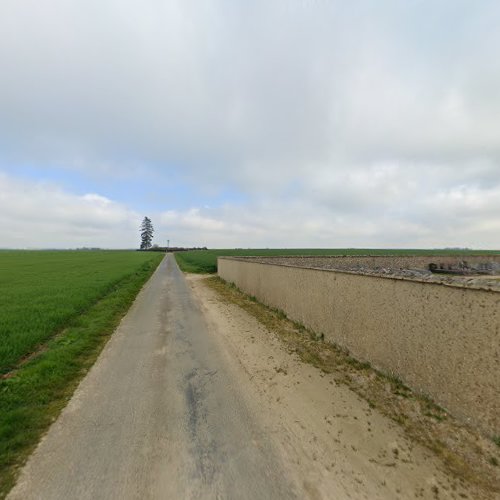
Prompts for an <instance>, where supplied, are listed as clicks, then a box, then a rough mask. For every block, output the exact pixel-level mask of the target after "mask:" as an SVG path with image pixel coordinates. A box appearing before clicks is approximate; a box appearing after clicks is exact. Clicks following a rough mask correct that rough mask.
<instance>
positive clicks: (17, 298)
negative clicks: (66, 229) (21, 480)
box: [0, 251, 163, 497]
mask: <svg viewBox="0 0 500 500" xmlns="http://www.w3.org/2000/svg"><path fill="white" fill-rule="evenodd" d="M162 258H163V254H157V253H142V252H126V251H102V252H100V251H95V252H76V251H74V252H72V251H59V252H48V251H43V252H42V251H40V252H31V251H26V252H24V251H16V252H14V251H13V252H11V251H2V252H0V311H1V314H0V341H1V342H0V407H1V408H2V412H1V413H0V497H1V496H2V492H5V491H7V489H8V487H9V485H10V484H11V482H12V479H13V470H14V469H15V468H16V466H17V465H18V464H19V463H20V462H21V461H22V459H23V457H25V456H26V455H27V454H28V453H29V451H30V450H31V449H32V447H33V446H34V444H36V442H37V440H38V438H39V436H40V435H41V434H42V433H43V432H44V431H45V429H46V428H47V426H48V425H49V424H50V422H51V421H52V419H53V418H54V417H55V416H56V415H57V414H58V413H59V411H60V410H61V408H62V407H63V406H64V404H65V402H66V400H67V398H68V397H69V396H70V395H71V393H72V391H73V390H74V388H75V387H76V384H77V383H78V380H79V379H80V378H81V376H83V375H84V373H85V371H86V370H87V369H88V368H89V367H90V366H91V365H92V363H93V361H94V360H95V358H96V357H97V355H98V353H99V352H100V349H101V348H102V347H103V345H104V343H105V341H106V340H107V338H108V337H109V335H110V334H111V333H112V332H113V330H114V328H115V327H116V325H117V323H118V321H119V320H120V318H121V316H122V315H123V314H124V313H125V312H126V311H127V309H128V308H129V307H130V304H131V303H132V302H133V300H134V298H135V296H136V295H137V293H138V291H139V290H140V288H141V286H142V285H143V284H144V282H145V281H146V280H147V279H148V277H149V276H150V275H151V274H152V272H153V271H154V269H155V268H156V267H157V265H158V264H159V262H160V260H161V259H162Z"/></svg>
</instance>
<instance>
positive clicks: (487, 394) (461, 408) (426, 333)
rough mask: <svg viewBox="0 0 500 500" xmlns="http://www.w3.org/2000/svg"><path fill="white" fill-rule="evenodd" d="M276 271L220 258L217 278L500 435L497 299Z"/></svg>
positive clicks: (367, 278) (466, 291) (319, 272)
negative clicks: (277, 309)
mask: <svg viewBox="0 0 500 500" xmlns="http://www.w3.org/2000/svg"><path fill="white" fill-rule="evenodd" d="M427 259H428V258H427ZM260 260H261V261H262V259H260ZM282 261H283V259H282ZM268 262H273V261H272V259H270V260H269V261H268ZM274 262H275V263H271V264H270V263H264V262H258V261H256V260H252V259H245V258H229V257H222V258H219V261H218V269H219V275H220V277H221V278H223V279H224V280H226V281H228V282H231V283H234V284H235V285H236V286H237V287H238V288H240V289H241V290H243V291H244V292H245V293H248V294H250V295H254V296H255V297H256V298H257V299H258V300H259V301H261V302H263V303H265V304H267V305H269V306H272V307H276V308H279V309H281V310H282V311H284V312H285V313H286V314H287V315H288V317H289V318H291V319H293V320H295V321H298V322H300V323H302V324H304V325H305V326H307V327H309V328H311V329H312V330H314V331H315V332H317V333H323V334H324V336H325V340H327V341H332V342H335V343H337V344H339V345H341V346H343V347H346V348H347V349H349V351H350V352H351V353H352V354H353V355H354V356H355V357H357V358H358V359H361V360H365V361H369V362H370V363H372V364H373V365H374V366H376V367H377V368H379V369H380V370H382V371H384V372H386V373H392V374H395V375H397V376H399V377H400V378H401V379H402V380H403V381H404V382H405V383H407V384H408V385H409V386H411V387H413V388H414V389H416V390H418V391H420V392H422V393H424V394H427V395H429V396H431V397H432V398H433V399H434V400H435V401H436V402H438V403H439V404H441V405H442V406H444V407H445V408H447V409H448V410H449V411H450V412H451V413H452V414H454V415H456V416H457V417H459V418H461V419H462V420H465V421H469V422H471V423H472V424H473V425H475V426H477V427H479V428H480V429H482V430H483V431H484V432H486V433H488V434H491V435H498V434H500V383H499V373H500V370H499V368H500V346H499V341H500V332H499V329H500V293H499V292H495V291H489V290H480V289H470V288H467V287H464V286H448V285H445V284H440V283H426V282H420V281H418V280H409V279H399V278H393V277H383V276H373V275H362V274H356V273H352V272H344V271H339V270H332V269H326V270H323V269H313V268H303V267H292V265H291V264H289V265H282V264H283V262H280V264H277V262H279V261H274ZM291 262H293V261H291Z"/></svg>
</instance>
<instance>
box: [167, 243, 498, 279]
mask: <svg viewBox="0 0 500 500" xmlns="http://www.w3.org/2000/svg"><path fill="white" fill-rule="evenodd" d="M488 253H491V254H498V251H493V250H491V251H484V250H476V251H472V250H422V249H415V250H406V249H405V250H398V249H395V250H394V249H392V250H386V249H363V248H333V249H325V248H319V249H318V248H314V249H311V248H285V249H276V248H273V249H270V248H266V249H216V250H194V251H189V252H179V253H176V254H175V256H176V259H177V263H178V264H179V267H180V268H181V269H182V270H183V271H184V272H188V273H216V272H217V257H219V256H222V255H227V256H245V255H248V256H250V255H251V256H273V255H288V256H292V255H461V254H463V255H474V254H488Z"/></svg>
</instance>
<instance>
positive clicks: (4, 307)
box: [0, 251, 155, 374]
mask: <svg viewBox="0 0 500 500" xmlns="http://www.w3.org/2000/svg"><path fill="white" fill-rule="evenodd" d="M154 257H155V256H154V255H153V254H151V253H143V252H113V251H106V252H0V313H1V314H0V374H1V373H5V372H7V371H8V370H10V369H11V368H13V367H15V365H16V363H18V362H19V360H21V359H22V358H23V357H25V356H27V355H29V354H30V353H31V352H32V351H33V350H34V349H36V348H37V346H39V345H40V344H43V343H44V342H45V341H46V340H47V339H48V338H50V337H51V336H52V335H54V333H55V332H57V331H59V330H61V329H62V328H63V327H64V326H65V325H66V324H67V323H68V321H69V320H70V319H71V318H73V317H75V316H77V315H79V314H81V313H82V312H84V311H85V310H87V309H88V308H89V306H91V305H92V304H93V303H94V302H96V300H98V299H99V298H100V297H102V296H103V295H105V294H106V293H107V292H109V291H110V290H112V288H113V287H115V286H116V285H117V284H118V283H119V282H120V281H121V280H123V279H124V278H125V277H126V276H128V275H130V274H132V273H134V272H137V271H138V270H139V268H140V267H143V266H147V265H149V262H150V261H151V259H152V258H154Z"/></svg>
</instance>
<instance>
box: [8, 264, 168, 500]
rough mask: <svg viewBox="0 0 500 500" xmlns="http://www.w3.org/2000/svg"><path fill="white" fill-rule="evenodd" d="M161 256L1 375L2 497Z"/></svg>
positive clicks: (113, 289)
mask: <svg viewBox="0 0 500 500" xmlns="http://www.w3.org/2000/svg"><path fill="white" fill-rule="evenodd" d="M162 259H163V255H158V257H156V258H153V259H151V260H149V261H147V262H146V263H144V264H143V265H142V266H140V267H139V268H138V269H136V270H135V271H134V272H133V273H132V274H130V275H128V276H127V277H125V278H124V279H123V280H121V281H120V282H118V283H116V284H115V286H114V287H113V288H112V289H111V290H110V291H109V292H108V293H107V294H106V295H105V296H103V297H102V298H101V299H100V300H98V301H97V302H96V303H95V304H94V305H93V306H92V307H90V308H89V309H88V310H87V311H85V312H84V313H83V314H81V315H80V316H78V317H76V318H73V319H72V320H71V321H70V322H69V323H68V325H67V326H66V328H65V329H64V330H63V332H61V333H60V334H58V335H56V336H55V337H53V338H52V339H51V340H49V341H48V342H47V344H46V349H44V350H43V352H41V353H40V354H39V355H38V356H36V357H34V358H33V359H32V360H30V361H29V362H27V363H26V364H23V365H22V366H20V367H19V368H18V369H17V370H16V371H15V372H14V373H13V374H12V376H11V377H8V378H4V379H2V380H0V408H1V412H0V499H3V498H5V497H6V496H7V494H8V492H9V491H10V490H11V488H12V487H13V485H14V484H15V481H16V478H17V475H18V472H19V470H20V468H21V467H22V466H23V464H24V463H25V462H26V460H27V458H28V457H29V455H30V454H31V453H32V452H33V450H34V449H35V448H36V445H37V444H38V442H39V440H40V438H41V437H42V435H43V434H44V433H45V432H46V431H47V430H48V428H49V426H50V425H51V424H52V422H54V421H55V420H56V418H57V417H58V415H59V414H60V412H61V411H62V409H63V408H64V407H65V406H66V404H67V403H68V401H69V400H70V398H71V396H72V394H73V392H74V391H75V389H76V387H77V386H78V384H79V382H80V380H81V379H82V378H83V377H84V376H85V374H86V373H87V372H88V370H89V369H90V368H91V367H92V365H93V364H94V362H95V361H96V359H97V358H98V356H99V354H100V352H101V351H102V349H103V348H104V346H105V344H106V342H107V341H108V339H109V338H110V336H111V335H112V333H113V332H114V331H115V329H116V327H117V326H118V324H119V323H120V321H121V319H122V317H123V316H124V315H125V313H126V312H127V311H128V309H129V308H130V306H131V305H132V303H133V302H134V300H135V298H136V296H137V294H138V293H139V291H140V290H141V288H142V286H143V285H144V284H145V283H146V281H147V280H148V279H149V278H150V277H151V275H152V274H153V272H154V271H155V270H156V268H157V267H158V265H159V264H160V262H161V260H162Z"/></svg>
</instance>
